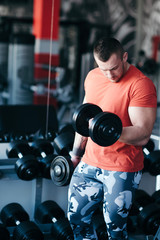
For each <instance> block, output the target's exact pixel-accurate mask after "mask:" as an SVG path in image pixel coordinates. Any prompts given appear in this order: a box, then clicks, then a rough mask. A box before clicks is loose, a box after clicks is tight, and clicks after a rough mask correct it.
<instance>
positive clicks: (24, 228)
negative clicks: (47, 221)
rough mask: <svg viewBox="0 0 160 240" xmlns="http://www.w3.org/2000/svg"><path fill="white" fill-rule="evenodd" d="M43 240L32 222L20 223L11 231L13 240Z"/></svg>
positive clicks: (41, 234) (42, 236)
mask: <svg viewBox="0 0 160 240" xmlns="http://www.w3.org/2000/svg"><path fill="white" fill-rule="evenodd" d="M24 239H25V240H31V239H33V240H44V235H43V233H42V232H41V230H40V229H39V227H38V226H37V225H36V224H35V223H34V222H32V221H26V222H21V223H20V224H19V225H18V226H17V227H15V229H14V231H13V240H24Z"/></svg>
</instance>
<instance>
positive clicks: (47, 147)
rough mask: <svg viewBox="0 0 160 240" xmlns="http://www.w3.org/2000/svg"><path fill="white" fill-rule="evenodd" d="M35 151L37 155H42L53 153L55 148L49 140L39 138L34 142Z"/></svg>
mask: <svg viewBox="0 0 160 240" xmlns="http://www.w3.org/2000/svg"><path fill="white" fill-rule="evenodd" d="M32 148H33V153H34V155H35V156H37V157H40V156H41V153H45V154H46V155H50V154H53V152H54V148H53V146H52V144H51V142H50V141H49V140H46V139H42V138H40V139H37V140H35V141H34V142H33V143H32Z"/></svg>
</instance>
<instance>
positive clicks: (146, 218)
mask: <svg viewBox="0 0 160 240" xmlns="http://www.w3.org/2000/svg"><path fill="white" fill-rule="evenodd" d="M157 214H159V217H158V218H157ZM154 216H155V218H154ZM159 219H160V206H159V205H158V204H157V203H151V204H149V205H147V206H145V207H144V208H143V209H142V210H141V211H140V213H139V215H138V217H137V221H138V225H139V226H140V227H141V228H142V229H143V231H144V232H145V233H146V234H152V233H153V232H152V231H153V230H154V228H155V226H154V224H156V225H157V221H158V222H159ZM148 226H150V229H148ZM151 226H152V229H151Z"/></svg>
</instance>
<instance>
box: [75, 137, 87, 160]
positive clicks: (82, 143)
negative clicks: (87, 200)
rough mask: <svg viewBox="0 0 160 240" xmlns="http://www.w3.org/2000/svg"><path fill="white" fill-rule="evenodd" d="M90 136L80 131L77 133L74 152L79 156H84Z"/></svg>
mask: <svg viewBox="0 0 160 240" xmlns="http://www.w3.org/2000/svg"><path fill="white" fill-rule="evenodd" d="M87 140H88V138H87V137H84V136H82V135H80V134H78V133H76V134H75V139H74V144H73V149H72V154H74V155H75V156H78V157H82V156H83V154H84V151H85V147H86V143H87Z"/></svg>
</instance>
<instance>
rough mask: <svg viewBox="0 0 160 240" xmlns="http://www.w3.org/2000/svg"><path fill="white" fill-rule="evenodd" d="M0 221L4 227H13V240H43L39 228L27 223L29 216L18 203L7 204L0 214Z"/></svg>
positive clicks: (30, 222) (29, 222) (32, 223)
mask: <svg viewBox="0 0 160 240" xmlns="http://www.w3.org/2000/svg"><path fill="white" fill-rule="evenodd" d="M0 217H1V221H2V222H3V224H4V225H5V226H6V227H12V226H13V227H14V226H16V227H15V228H14V231H13V240H24V239H25V240H31V239H32V240H44V236H43V234H42V232H41V230H40V229H39V227H38V226H37V225H36V224H35V223H34V222H32V221H29V215H28V213H27V212H26V211H25V209H24V208H23V207H22V206H21V205H20V204H19V203H14V202H13V203H9V204H7V205H6V206H5V207H3V208H2V210H1V212H0Z"/></svg>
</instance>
